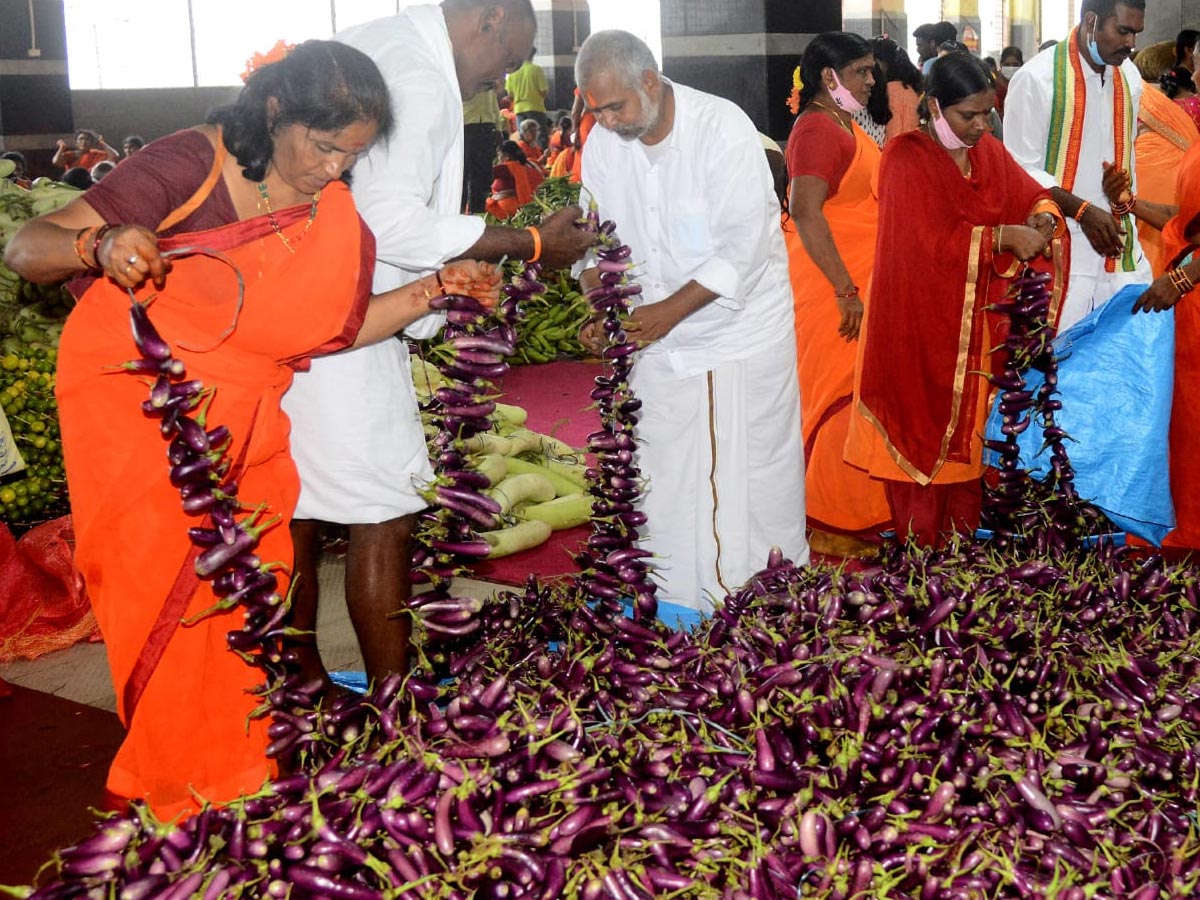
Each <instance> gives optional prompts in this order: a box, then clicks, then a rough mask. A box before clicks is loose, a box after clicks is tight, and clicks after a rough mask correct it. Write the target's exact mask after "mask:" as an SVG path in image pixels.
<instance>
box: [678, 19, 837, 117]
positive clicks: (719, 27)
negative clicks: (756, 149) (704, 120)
mask: <svg viewBox="0 0 1200 900" xmlns="http://www.w3.org/2000/svg"><path fill="white" fill-rule="evenodd" d="M841 27H842V3H841V0H821V2H795V0H663V2H662V45H663V71H664V73H665V74H666V75H667V76H668V77H669V78H673V79H675V80H676V81H679V82H680V83H681V84H686V85H689V86H691V87H694V88H698V89H699V90H702V91H708V92H709V93H712V94H717V95H719V96H722V97H727V98H729V99H730V100H732V101H734V102H735V103H737V104H738V106H740V107H741V108H742V109H744V110H745V111H746V113H747V115H749V116H750V118H751V119H752V120H753V121H754V124H755V125H756V126H757V127H758V130H759V131H762V132H764V133H765V134H768V135H770V136H771V137H773V138H779V139H782V138H786V137H787V135H788V132H789V131H790V130H791V125H792V115H791V113H790V112H789V111H788V108H787V98H788V94H790V93H791V91H792V70H794V69H795V68H796V66H797V65H798V64H799V62H800V55H801V54H802V53H803V52H804V48H805V47H806V46H808V42H809V41H810V40H811V39H812V37H813V36H814V35H816V34H820V33H821V32H822V31H839V30H841ZM714 139H719V136H714Z"/></svg>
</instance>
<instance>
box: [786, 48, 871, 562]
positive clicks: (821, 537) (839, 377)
mask: <svg viewBox="0 0 1200 900" xmlns="http://www.w3.org/2000/svg"><path fill="white" fill-rule="evenodd" d="M873 65H874V63H873V58H872V56H871V48H870V45H869V44H868V43H867V42H866V41H865V40H863V39H862V38H860V37H859V36H858V35H854V34H846V33H842V32H830V33H826V34H821V35H818V36H817V37H816V38H814V39H813V41H812V43H811V44H809V46H808V49H806V50H805V52H804V61H803V63H802V64H801V68H800V76H801V80H802V82H803V86H802V88H801V90H800V106H799V109H800V116H799V118H797V119H796V124H795V125H794V126H793V128H792V134H791V136H790V137H789V139H788V146H787V162H788V176H789V177H790V179H791V187H790V191H789V197H790V200H789V204H788V205H789V210H790V213H791V219H790V221H789V220H787V219H785V221H784V241H785V243H786V244H787V248H788V270H789V273H790V275H791V281H792V297H793V300H794V302H795V310H796V325H795V328H796V353H797V365H798V374H799V380H800V408H801V421H802V425H801V427H802V429H803V431H804V465H805V507H806V510H807V514H808V522H809V527H810V534H809V542H810V545H811V547H812V549H813V552H815V553H826V554H830V555H835V556H856V555H863V554H866V553H868V552H870V551H871V550H873V547H874V545H873V541H874V540H875V539H876V536H877V535H878V533H879V532H880V531H883V530H884V529H885V528H886V527H887V525H888V522H889V518H890V517H889V515H888V508H887V501H886V499H885V498H884V494H883V487H882V485H880V484H879V482H877V481H873V480H871V479H870V478H869V477H868V476H867V474H866V473H865V472H863V471H862V470H861V469H858V468H855V467H854V466H851V465H848V464H847V463H846V462H845V460H844V459H843V448H844V446H845V443H846V429H847V426H848V423H849V421H850V407H851V398H852V395H853V390H854V363H855V356H856V344H855V340H856V339H857V338H858V329H859V322H860V321H861V318H862V312H863V299H862V298H863V297H864V296H865V295H866V291H867V285H868V283H869V282H870V279H871V269H872V267H873V265H874V263H875V227H876V219H877V216H878V201H877V200H876V182H875V179H876V175H877V174H878V168H879V148H878V147H877V146H876V144H875V142H874V141H873V140H871V138H870V137H868V136H867V134H866V133H865V132H864V131H863V130H862V129H861V128H859V127H858V126H857V125H856V124H854V122H853V121H851V119H850V114H849V113H850V112H851V111H853V110H854V106H855V104H856V103H857V104H859V105H861V104H863V103H865V102H866V99H867V96H868V95H869V93H870V90H871V85H872V84H873V80H874V76H873V74H872V70H873Z"/></svg>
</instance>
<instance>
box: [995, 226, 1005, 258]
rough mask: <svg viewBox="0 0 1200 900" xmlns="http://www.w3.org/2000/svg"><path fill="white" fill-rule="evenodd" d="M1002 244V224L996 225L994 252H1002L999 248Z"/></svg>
mask: <svg viewBox="0 0 1200 900" xmlns="http://www.w3.org/2000/svg"><path fill="white" fill-rule="evenodd" d="M1003 246H1004V226H1003V225H997V226H996V253H1003V252H1004V251H1003V250H1002V249H1001V248H1002V247H1003Z"/></svg>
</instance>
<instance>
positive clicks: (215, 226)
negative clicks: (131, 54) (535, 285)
mask: <svg viewBox="0 0 1200 900" xmlns="http://www.w3.org/2000/svg"><path fill="white" fill-rule="evenodd" d="M211 119H212V120H213V121H214V122H215V123H216V124H210V125H206V126H201V127H200V128H196V129H191V130H188V131H183V132H179V133H178V134H175V135H172V136H169V137H166V138H162V139H160V140H158V141H155V142H154V143H153V144H151V145H149V146H148V147H147V148H146V149H145V150H144V151H142V152H141V153H139V154H137V155H136V156H134V157H133V158H131V159H129V160H128V161H126V162H124V163H122V165H121V166H120V167H119V168H118V169H117V170H116V171H115V172H113V174H112V175H111V176H110V177H109V178H107V179H105V181H104V182H103V184H101V185H99V186H97V187H96V188H93V189H92V190H90V191H88V193H87V194H86V195H85V196H84V197H81V198H79V199H78V200H75V201H73V202H72V203H71V204H69V205H68V206H66V207H64V208H63V209H61V210H59V211H58V212H56V213H53V214H51V215H48V216H46V217H44V218H41V219H37V220H34V221H33V222H30V223H29V224H27V225H26V226H25V227H24V228H23V229H22V230H21V231H20V232H18V234H17V235H16V236H14V238H13V239H12V241H11V243H10V244H9V246H8V248H7V250H6V259H7V261H8V262H9V265H10V266H12V267H13V268H14V269H15V270H17V271H19V272H21V273H22V274H23V275H24V276H25V277H26V278H28V279H30V280H32V281H38V282H46V281H54V280H58V279H62V278H65V277H70V276H80V275H82V276H84V277H83V278H80V279H77V281H76V282H75V283H74V286H75V287H76V288H78V289H79V290H80V292H81V296H80V299H79V302H78V304H77V306H76V308H75V310H74V311H73V312H72V314H71V317H70V319H69V320H68V322H67V326H66V328H65V329H64V331H63V335H62V342H61V345H60V348H59V370H58V381H57V394H58V400H59V414H60V420H61V425H62V435H63V453H64V457H65V463H66V469H67V479H68V485H69V488H70V495H71V506H72V513H73V516H74V526H75V533H76V540H77V544H76V564H77V566H78V568H79V570H80V572H81V573H82V574H83V577H84V579H85V582H86V585H87V589H88V595H89V598H90V600H91V602H92V605H93V607H94V609H95V612H96V617H97V619H98V621H99V623H100V628H101V631H102V633H103V636H104V640H105V643H106V644H107V650H108V656H109V665H110V669H111V673H112V678H113V684H114V687H115V688H116V695H117V711H118V714H119V715H120V717H121V719H122V722H123V723H124V725H125V726H126V728H127V730H128V734H127V737H126V739H125V742H124V743H123V744H122V746H121V748H120V750H119V751H118V753H117V757H116V759H115V760H114V762H113V765H112V768H111V770H110V773H109V779H108V790H109V793H110V795H111V797H110V802H114V803H115V802H118V801H122V800H125V799H129V798H134V797H140V798H144V799H145V800H146V801H148V802H149V804H150V806H151V808H152V809H153V810H154V811H155V812H156V813H157V814H158V815H159V816H163V817H170V816H174V815H176V814H177V813H180V812H182V811H185V810H188V809H191V808H195V807H196V806H197V805H198V803H199V802H200V801H199V800H198V798H204V799H205V800H209V801H213V802H226V801H229V800H231V799H234V798H236V797H238V796H239V795H241V794H245V793H249V792H254V791H256V790H258V789H259V788H260V786H261V785H262V783H263V781H264V779H265V778H267V777H268V776H269V775H271V774H272V772H273V767H272V763H271V761H270V760H268V758H267V756H266V752H265V751H266V747H267V737H266V728H267V724H268V722H267V720H266V719H262V718H260V719H256V720H253V721H249V722H248V715H249V713H250V712H251V710H252V709H253V708H254V707H255V706H256V705H257V703H258V701H257V699H256V698H255V697H254V696H253V695H252V694H251V692H252V691H253V690H254V689H255V688H257V687H259V686H260V682H261V676H260V675H259V673H258V672H257V671H256V670H255V669H252V668H250V667H248V666H247V665H246V664H245V663H243V662H242V661H241V660H240V659H239V658H238V657H237V656H235V655H234V654H233V653H231V652H230V651H229V650H228V649H227V645H226V634H227V633H228V632H230V631H232V630H237V629H238V628H240V627H241V619H242V613H241V611H240V610H237V609H234V610H232V611H229V612H226V613H222V614H216V615H212V616H210V617H208V618H203V619H200V620H199V621H197V622H195V623H194V624H182V622H181V620H187V619H189V618H190V617H193V616H195V615H196V614H197V613H200V612H202V611H204V610H207V609H209V608H210V607H212V606H213V605H214V604H215V603H216V600H217V598H216V596H215V594H214V593H213V591H212V589H211V584H210V583H209V582H207V581H200V580H199V579H198V578H197V576H196V574H195V571H194V568H193V565H192V560H191V558H190V552H191V546H190V542H189V540H188V535H187V529H188V528H189V526H192V525H201V524H205V521H204V519H202V518H200V517H197V516H189V515H187V514H185V513H184V512H183V511H182V509H181V507H180V499H179V493H178V491H177V490H176V489H175V488H174V487H173V486H172V485H171V484H170V482H169V480H168V477H167V466H168V462H167V457H166V444H165V442H164V440H163V439H162V437H161V435H160V434H159V429H158V426H157V423H156V421H155V420H154V419H151V418H148V417H146V416H145V415H143V414H142V412H141V402H142V401H143V400H144V399H145V398H146V396H147V386H146V384H145V383H144V381H143V379H141V378H138V377H134V376H131V375H128V374H125V373H123V372H120V371H115V370H114V369H113V367H114V366H117V365H119V364H120V363H122V362H124V361H126V360H129V359H134V358H136V357H137V356H138V353H137V350H136V348H135V346H134V343H133V340H132V336H131V333H130V324H129V305H130V298H129V293H128V291H129V290H132V291H134V293H135V294H136V295H137V297H138V298H139V299H141V300H143V301H145V300H148V299H149V298H150V297H151V296H152V295H153V296H154V300H153V304H152V305H151V307H150V316H151V318H152V320H153V321H154V324H155V326H156V328H157V329H158V330H159V332H160V333H161V334H162V336H163V337H164V338H165V339H166V340H167V341H168V342H169V343H170V344H171V347H172V350H173V352H174V353H175V355H176V356H178V357H179V358H180V359H181V360H183V362H184V363H185V365H186V367H187V374H188V377H189V378H197V379H200V380H202V381H203V382H204V384H205V385H206V386H208V387H212V388H215V394H214V399H213V401H212V405H211V407H210V411H209V422H210V423H212V424H213V425H215V424H218V423H219V424H223V425H226V426H227V427H228V428H229V429H230V432H231V433H232V435H233V444H232V446H231V448H230V450H229V457H230V458H231V459H233V460H237V466H238V467H239V468H240V479H239V482H240V489H239V497H240V498H241V499H242V501H243V502H244V503H246V504H249V505H256V504H258V503H265V504H266V505H267V506H268V508H269V511H270V513H269V514H278V515H280V516H282V518H283V521H282V522H280V523H279V524H277V525H276V526H275V527H274V528H272V529H271V530H269V531H267V532H265V533H264V534H263V536H262V538H261V543H260V545H259V548H258V551H257V552H258V553H259V555H260V556H261V557H262V558H263V559H264V560H270V561H279V562H281V563H283V564H285V565H290V562H291V555H292V551H291V543H290V538H289V534H288V524H287V520H288V519H289V518H290V516H291V512H292V510H293V508H294V506H295V502H296V497H297V494H298V491H299V481H298V478H297V475H296V471H295V467H294V465H293V463H292V460H291V455H290V453H289V447H288V432H289V425H288V421H287V417H286V416H285V415H284V414H283V413H282V411H281V410H280V398H281V396H282V395H283V393H284V391H286V390H287V387H288V385H289V384H290V382H291V376H292V372H293V370H294V369H295V368H298V367H301V366H303V365H305V363H306V360H307V359H308V358H309V357H310V356H313V355H315V354H318V353H328V352H333V351H336V350H339V349H343V348H345V347H349V346H351V345H353V344H356V343H365V342H369V341H373V340H381V339H383V338H384V337H387V336H390V335H391V334H393V333H394V332H395V331H397V330H399V329H400V328H401V327H403V326H404V325H406V324H407V323H409V322H411V321H413V320H414V319H415V318H417V317H418V316H420V315H422V314H423V313H424V312H426V311H427V310H428V300H429V297H430V295H431V292H432V291H436V290H437V288H436V284H437V282H436V281H435V279H433V278H432V277H430V278H428V279H423V280H422V282H418V283H415V284H413V285H409V286H407V287H405V288H401V289H399V290H397V291H393V292H391V293H388V294H383V295H380V296H377V297H371V296H370V294H371V270H372V261H373V260H374V240H373V238H372V236H371V234H370V232H369V231H368V230H367V229H366V227H365V226H364V225H363V223H362V221H361V220H360V219H359V217H358V214H357V212H356V211H355V208H354V203H353V201H352V199H351V196H350V191H349V189H348V188H347V186H346V184H345V183H344V182H343V181H341V180H340V178H341V176H342V175H343V174H344V173H345V172H346V171H347V170H348V169H349V168H350V166H351V165H352V164H353V163H354V160H355V159H356V157H357V155H358V154H359V153H361V152H362V151H364V150H365V149H366V148H367V147H368V146H369V145H370V143H371V142H372V141H373V140H374V139H375V137H376V135H377V134H384V133H386V132H387V130H388V129H389V128H390V126H391V122H392V112H391V106H390V100H389V99H388V93H387V88H386V85H385V84H384V82H383V79H382V77H381V76H380V74H379V72H378V70H377V69H376V68H375V66H374V64H373V63H372V62H371V61H370V59H369V58H368V57H366V56H365V55H364V54H362V53H361V52H359V51H357V50H354V49H353V48H350V47H348V46H346V45H344V44H339V43H335V42H331V41H310V42H308V43H305V44H302V45H301V46H300V47H299V48H297V49H296V50H294V51H293V52H292V54H291V55H290V56H288V57H287V58H286V59H285V60H283V61H281V62H278V63H275V64H273V65H269V66H266V67H262V68H260V69H258V70H256V71H255V73H254V74H253V75H252V76H251V78H250V80H249V81H248V83H247V85H246V88H245V89H244V90H243V91H242V93H241V95H240V96H239V99H238V101H237V103H236V104H234V105H233V106H232V107H228V108H226V109H225V110H219V111H217V112H216V113H215V114H214V115H213V116H212V117H211ZM185 246H186V247H201V248H207V249H209V250H212V251H217V252H219V253H221V254H223V256H224V257H225V259H226V260H227V262H222V261H220V260H217V259H214V258H212V257H209V256H203V255H195V256H186V257H185V256H180V257H176V258H174V260H173V261H172V262H171V263H170V264H168V262H167V261H166V259H165V258H164V257H163V256H162V255H161V254H162V252H164V251H166V250H168V249H173V248H178V247H185ZM460 265H461V267H462V268H464V269H471V270H474V269H478V268H480V267H479V266H478V265H477V264H474V263H464V264H460ZM231 266H234V267H236V268H237V270H238V271H240V272H241V274H242V277H243V278H244V279H245V296H244V302H243V306H242V308H241V309H240V311H235V305H236V297H237V286H236V281H235V277H234V274H233V269H232V268H231ZM364 387H365V386H364ZM285 574H286V573H285ZM284 581H285V582H286V578H285V579H284ZM285 586H286V585H284V587H285Z"/></svg>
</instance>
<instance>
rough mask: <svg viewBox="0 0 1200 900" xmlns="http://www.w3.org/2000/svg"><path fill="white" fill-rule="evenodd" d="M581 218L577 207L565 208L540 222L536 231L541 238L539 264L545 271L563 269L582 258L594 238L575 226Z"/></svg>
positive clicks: (581, 214) (580, 210) (580, 211)
mask: <svg viewBox="0 0 1200 900" xmlns="http://www.w3.org/2000/svg"><path fill="white" fill-rule="evenodd" d="M582 218H583V210H582V209H580V208H579V207H578V206H566V207H564V208H562V209H560V210H558V211H557V212H555V213H554V214H552V215H550V216H548V217H546V218H545V219H543V220H542V224H541V225H539V226H538V231H539V233H540V234H541V236H542V255H541V257H540V259H539V262H541V263H542V265H543V266H545V267H546V268H547V269H563V268H566V267H567V266H570V265H573V264H574V263H576V262H578V261H579V260H581V259H582V258H583V255H584V254H585V253H587V252H588V250H589V248H591V246H592V244H594V243H595V241H596V236H595V235H594V234H591V233H589V232H587V231H584V230H583V229H582V228H579V227H577V226H576V225H575V223H576V222H577V221H579V220H580V219H582Z"/></svg>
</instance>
